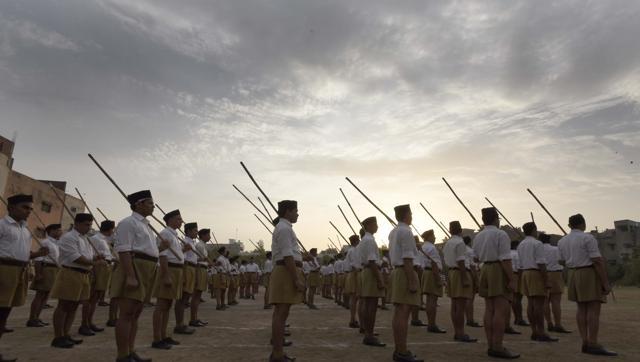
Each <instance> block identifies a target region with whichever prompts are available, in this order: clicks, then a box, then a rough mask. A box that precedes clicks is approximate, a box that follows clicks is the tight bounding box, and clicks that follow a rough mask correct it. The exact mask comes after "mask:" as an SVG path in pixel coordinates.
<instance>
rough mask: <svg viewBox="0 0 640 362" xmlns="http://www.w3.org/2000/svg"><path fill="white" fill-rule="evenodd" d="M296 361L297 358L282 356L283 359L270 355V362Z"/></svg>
mask: <svg viewBox="0 0 640 362" xmlns="http://www.w3.org/2000/svg"><path fill="white" fill-rule="evenodd" d="M295 360H296V359H295V358H293V357H289V356H287V355H286V354H285V355H284V356H282V358H273V354H270V355H269V362H293V361H295Z"/></svg>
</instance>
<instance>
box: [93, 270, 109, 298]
mask: <svg viewBox="0 0 640 362" xmlns="http://www.w3.org/2000/svg"><path fill="white" fill-rule="evenodd" d="M109 282H111V265H107V264H97V265H96V266H95V267H94V268H93V290H95V291H99V292H104V291H105V290H109Z"/></svg>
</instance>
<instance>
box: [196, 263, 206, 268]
mask: <svg viewBox="0 0 640 362" xmlns="http://www.w3.org/2000/svg"><path fill="white" fill-rule="evenodd" d="M198 268H202V269H207V266H206V265H202V264H198Z"/></svg>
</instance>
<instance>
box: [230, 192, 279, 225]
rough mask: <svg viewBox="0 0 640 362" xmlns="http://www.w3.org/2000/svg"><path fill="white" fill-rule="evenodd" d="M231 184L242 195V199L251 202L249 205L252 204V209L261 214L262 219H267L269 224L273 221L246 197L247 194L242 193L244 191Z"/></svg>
mask: <svg viewBox="0 0 640 362" xmlns="http://www.w3.org/2000/svg"><path fill="white" fill-rule="evenodd" d="M231 186H233V188H234V189H236V191H238V192H239V193H240V195H242V197H244V199H245V200H247V201H248V202H249V203H250V204H251V206H253V208H254V209H256V210H258V212H259V213H260V215H262V217H264V219H265V220H267V222H268V223H269V224H271V223H272V222H273V219H271V218H269V217H268V216H267V215H265V214H264V212H262V210H260V208H259V207H258V206H256V204H254V203H253V201H251V200H250V199H249V198H248V197H247V195H245V194H244V192H242V191H240V189H239V188H238V187H237V186H236V185H231Z"/></svg>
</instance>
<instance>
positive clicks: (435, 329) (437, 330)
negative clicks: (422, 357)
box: [427, 326, 447, 333]
mask: <svg viewBox="0 0 640 362" xmlns="http://www.w3.org/2000/svg"><path fill="white" fill-rule="evenodd" d="M427 332H431V333H447V331H445V330H444V329H440V327H438V326H429V327H427Z"/></svg>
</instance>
